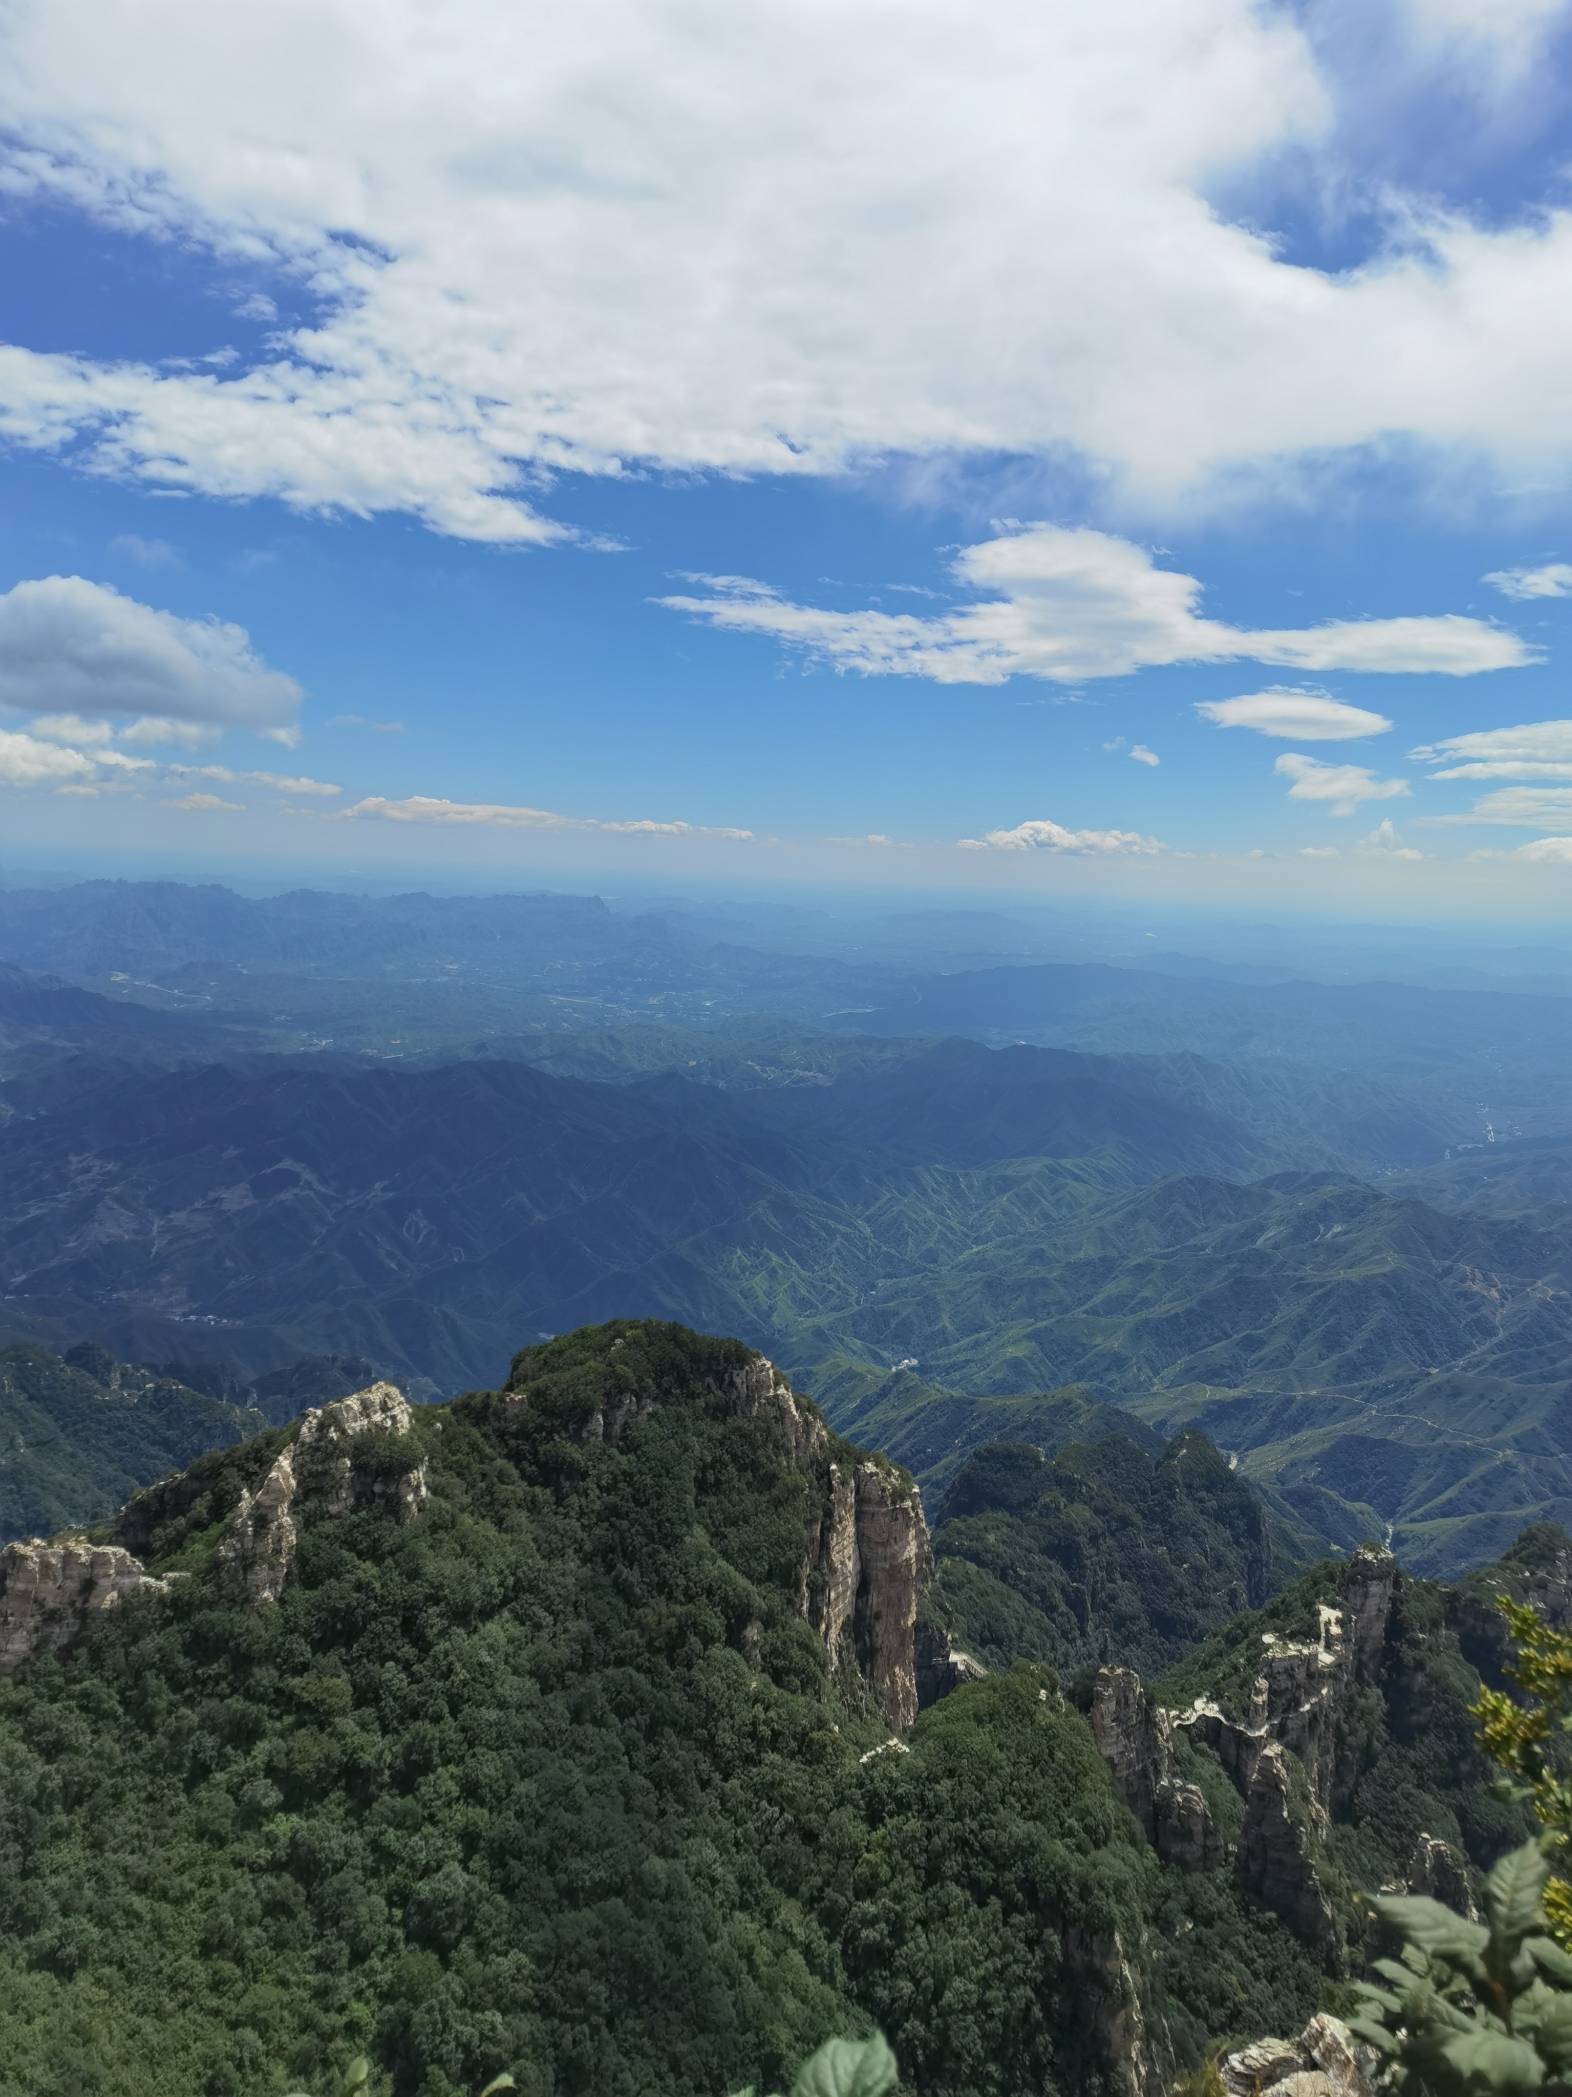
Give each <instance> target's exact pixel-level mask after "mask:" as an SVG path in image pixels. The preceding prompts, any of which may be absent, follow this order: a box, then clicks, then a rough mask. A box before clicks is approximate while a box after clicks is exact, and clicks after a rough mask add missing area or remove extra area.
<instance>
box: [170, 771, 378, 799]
mask: <svg viewBox="0 0 1572 2097" xmlns="http://www.w3.org/2000/svg"><path fill="white" fill-rule="evenodd" d="M168 773H169V777H170V778H171V779H210V780H212V781H213V782H214V783H215V784H216V785H219V786H267V787H271V788H272V789H273V790H274V792H275V793H280V794H307V795H311V796H317V795H320V796H322V797H324V798H327V797H330V796H332V795H335V794H341V793H342V792H343V791H344V789H343V788H342V787H341V786H334V785H332V784H331V782H330V781H328V780H325V779H303V778H301V777H299V776H298V775H293V776H292V775H290V774H286V773H282V772H236V771H232V770H231V769H230V767H229V766H228V765H170V766H169V767H168Z"/></svg>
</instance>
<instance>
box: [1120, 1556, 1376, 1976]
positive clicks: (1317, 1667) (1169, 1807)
mask: <svg viewBox="0 0 1572 2097" xmlns="http://www.w3.org/2000/svg"><path fill="white" fill-rule="evenodd" d="M1396 1579H1397V1565H1396V1561H1395V1560H1394V1559H1393V1558H1392V1556H1391V1554H1390V1553H1389V1552H1386V1551H1378V1550H1374V1549H1369V1548H1367V1549H1363V1550H1360V1551H1356V1552H1355V1554H1354V1556H1353V1558H1352V1559H1351V1560H1350V1561H1349V1563H1348V1566H1347V1567H1346V1568H1345V1570H1344V1576H1343V1581H1342V1587H1341V1592H1340V1596H1339V1604H1338V1606H1337V1607H1335V1608H1334V1607H1331V1606H1328V1605H1323V1606H1322V1607H1321V1609H1320V1612H1319V1622H1318V1626H1317V1632H1316V1636H1315V1637H1314V1638H1313V1639H1285V1638H1280V1637H1278V1636H1276V1635H1275V1634H1272V1633H1268V1634H1267V1635H1266V1637H1265V1640H1264V1646H1263V1652H1262V1659H1261V1672H1260V1673H1259V1674H1258V1675H1257V1677H1256V1679H1255V1683H1254V1685H1253V1688H1252V1690H1251V1693H1250V1699H1249V1710H1248V1716H1247V1717H1246V1718H1245V1719H1244V1720H1243V1721H1241V1720H1238V1719H1233V1718H1230V1717H1228V1715H1227V1714H1226V1713H1225V1712H1224V1711H1222V1710H1221V1709H1220V1708H1219V1706H1218V1705H1216V1704H1215V1703H1213V1702H1211V1701H1210V1700H1209V1699H1207V1698H1202V1699H1200V1700H1199V1701H1198V1702H1196V1703H1195V1704H1193V1705H1192V1706H1191V1707H1190V1708H1189V1710H1187V1711H1182V1712H1169V1711H1164V1710H1162V1709H1161V1708H1160V1707H1158V1706H1157V1705H1155V1704H1154V1703H1153V1702H1152V1700H1151V1699H1150V1698H1149V1697H1148V1696H1147V1693H1146V1691H1145V1689H1144V1688H1143V1687H1142V1685H1141V1682H1140V1679H1139V1677H1137V1676H1135V1675H1133V1674H1131V1673H1130V1672H1129V1670H1128V1669H1123V1668H1104V1669H1103V1670H1102V1673H1101V1674H1100V1675H1099V1677H1098V1681H1097V1688H1096V1692H1095V1696H1094V1700H1093V1705H1092V1731H1093V1734H1094V1736H1095V1737H1096V1740H1097V1745H1098V1748H1099V1750H1100V1751H1101V1753H1102V1756H1103V1759H1104V1760H1105V1761H1106V1762H1107V1763H1108V1765H1109V1767H1110V1769H1111V1770H1112V1772H1113V1776H1114V1781H1115V1783H1116V1785H1117V1786H1118V1789H1119V1792H1120V1795H1121V1797H1122V1798H1123V1799H1124V1800H1125V1803H1126V1804H1127V1805H1128V1806H1129V1807H1130V1809H1131V1811H1132V1812H1133V1813H1134V1814H1135V1815H1136V1817H1137V1819H1139V1820H1140V1821H1141V1823H1142V1825H1143V1826H1144V1827H1145V1829H1146V1831H1147V1834H1148V1836H1149V1837H1150V1839H1151V1841H1152V1843H1153V1845H1154V1846H1155V1847H1156V1849H1157V1851H1158V1854H1159V1855H1160V1856H1162V1857H1164V1858H1165V1859H1167V1860H1168V1861H1171V1862H1175V1863H1181V1864H1183V1865H1184V1866H1186V1868H1189V1869H1200V1870H1211V1869H1214V1868H1216V1866H1217V1865H1219V1864H1221V1863H1223V1862H1231V1864H1232V1867H1233V1869H1234V1871H1235V1872H1236V1873H1237V1874H1238V1877H1239V1879H1240V1881H1241V1883H1243V1884H1244V1885H1246V1886H1248V1887H1249V1888H1250V1890H1251V1891H1252V1892H1255V1893H1258V1894H1259V1895H1260V1896H1261V1897H1262V1898H1263V1899H1264V1900H1265V1901H1266V1902H1267V1903H1268V1904H1269V1905H1270V1906H1271V1907H1273V1908H1275V1909H1276V1910H1277V1911H1278V1913H1279V1914H1281V1915H1282V1916H1283V1917H1284V1918H1285V1920H1287V1921H1288V1922H1289V1923H1290V1924H1291V1925H1292V1926H1293V1927H1294V1928H1295V1929H1296V1930H1298V1931H1299V1933H1300V1934H1301V1935H1302V1936H1304V1937H1305V1938H1306V1939H1307V1940H1308V1941H1309V1942H1311V1943H1312V1944H1314V1945H1316V1946H1317V1948H1318V1949H1319V1950H1321V1951H1322V1952H1323V1954H1325V1955H1326V1956H1328V1957H1329V1958H1333V1959H1335V1957H1336V1951H1337V1946H1336V1926H1335V1920H1334V1914H1333V1908H1332V1903H1331V1900H1330V1898H1329V1897H1328V1894H1327V1891H1326V1888H1325V1886H1324V1885H1323V1883H1322V1875H1321V1866H1320V1856H1321V1848H1322V1839H1323V1836H1324V1832H1325V1827H1326V1823H1327V1819H1328V1816H1329V1814H1330V1812H1331V1810H1332V1806H1333V1803H1334V1801H1335V1800H1336V1798H1337V1797H1338V1796H1339V1793H1340V1790H1341V1787H1342V1785H1343V1783H1344V1782H1345V1779H1346V1775H1347V1773H1346V1772H1345V1771H1344V1770H1343V1769H1342V1767H1341V1760H1342V1754H1341V1743H1342V1740H1343V1736H1344V1729H1343V1725H1342V1721H1343V1718H1344V1715H1345V1714H1346V1712H1347V1709H1348V1705H1349V1700H1350V1698H1351V1696H1352V1695H1353V1693H1354V1691H1355V1690H1356V1689H1358V1688H1360V1687H1362V1686H1363V1685H1364V1684H1365V1683H1367V1682H1370V1681H1372V1680H1374V1679H1375V1677H1376V1675H1377V1674H1378V1672H1379V1669H1380V1664H1381V1655H1382V1651H1383V1648H1384V1645H1385V1640H1386V1633H1387V1625H1388V1622H1389V1620H1390V1617H1391V1611H1392V1596H1393V1591H1394V1588H1395V1585H1396ZM1176 1729H1182V1730H1183V1731H1184V1732H1185V1733H1187V1734H1188V1735H1189V1736H1190V1737H1191V1738H1192V1739H1193V1740H1195V1741H1196V1742H1197V1743H1199V1744H1200V1745H1201V1746H1203V1747H1206V1748H1208V1749H1210V1751H1211V1752H1212V1753H1213V1754H1214V1755H1215V1756H1216V1757H1217V1760H1218V1761H1219V1762H1220V1763H1221V1764H1222V1766H1223V1768H1224V1770H1226V1772H1227V1773H1228V1775H1229V1776H1230V1777H1231V1778H1232V1780H1233V1782H1234V1784H1235V1786H1236V1788H1237V1789H1238V1791H1239V1793H1240V1796H1241V1798H1242V1800H1243V1804H1244V1812H1243V1819H1242V1824H1241V1827H1240V1832H1239V1838H1238V1841H1237V1842H1236V1844H1235V1845H1234V1847H1233V1850H1232V1854H1231V1857H1230V1856H1229V1853H1228V1851H1227V1847H1226V1845H1225V1844H1224V1843H1223V1842H1222V1840H1221V1838H1220V1837H1219V1835H1218V1833H1217V1830H1216V1828H1215V1826H1214V1825H1213V1823H1212V1816H1211V1814H1210V1812H1209V1811H1208V1810H1207V1807H1206V1803H1205V1800H1204V1799H1203V1798H1202V1797H1201V1795H1200V1793H1199V1792H1198V1791H1197V1790H1196V1789H1195V1787H1194V1786H1192V1785H1186V1784H1183V1783H1181V1782H1180V1780H1179V1778H1178V1775H1177V1772H1176V1769H1175V1765H1174V1752H1173V1740H1174V1734H1175V1731H1176Z"/></svg>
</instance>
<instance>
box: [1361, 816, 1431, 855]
mask: <svg viewBox="0 0 1572 2097" xmlns="http://www.w3.org/2000/svg"><path fill="white" fill-rule="evenodd" d="M1359 849H1360V851H1361V852H1365V853H1369V854H1372V855H1374V856H1375V857H1376V858H1378V859H1423V858H1424V856H1425V855H1424V853H1423V852H1420V851H1418V850H1416V849H1415V847H1414V846H1413V845H1405V844H1404V843H1403V842H1402V840H1401V839H1400V838H1399V836H1398V834H1397V826H1396V825H1395V824H1394V823H1393V821H1392V818H1391V817H1390V816H1383V817H1382V818H1381V820H1380V822H1379V823H1377V824H1376V826H1375V828H1374V830H1372V831H1371V832H1370V833H1369V834H1368V836H1366V837H1362V838H1361V839H1360V841H1359Z"/></svg>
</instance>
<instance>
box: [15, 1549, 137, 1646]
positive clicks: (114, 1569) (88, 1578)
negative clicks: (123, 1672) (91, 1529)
mask: <svg viewBox="0 0 1572 2097" xmlns="http://www.w3.org/2000/svg"><path fill="white" fill-rule="evenodd" d="M166 1585H167V1583H166V1582H165V1581H162V1580H154V1579H152V1578H151V1577H150V1576H149V1575H148V1574H147V1573H146V1572H144V1571H143V1569H142V1564H141V1561H140V1560H139V1559H136V1558H133V1557H132V1556H131V1553H130V1552H129V1551H122V1550H121V1549H120V1548H119V1546H118V1545H115V1544H90V1543H88V1542H87V1541H86V1539H85V1538H76V1537H71V1538H67V1539H66V1541H65V1542H63V1543H55V1544H46V1543H42V1542H39V1541H37V1540H36V1539H35V1540H33V1541H31V1542H28V1543H21V1544H7V1545H6V1547H5V1549H4V1550H3V1551H0V1674H6V1675H8V1674H10V1673H11V1672H12V1671H13V1670H14V1669H16V1668H19V1667H21V1666H23V1665H24V1664H25V1663H26V1662H27V1661H29V1660H36V1659H37V1658H38V1657H39V1656H40V1655H41V1654H48V1653H64V1652H66V1651H68V1650H69V1648H70V1647H72V1646H74V1645H75V1644H76V1643H77V1641H78V1640H79V1639H80V1638H82V1637H83V1636H84V1635H85V1634H86V1633H87V1632H88V1631H90V1630H91V1629H92V1627H93V1625H94V1624H95V1623H97V1622H98V1621H99V1620H100V1619H101V1618H102V1617H103V1616H104V1615H105V1614H106V1613H107V1612H108V1611H109V1610H111V1609H113V1608H114V1607H115V1606H116V1604H117V1603H119V1602H122V1601H124V1600H125V1598H126V1597H127V1596H128V1595H135V1594H141V1593H143V1592H146V1591H152V1592H153V1593H157V1594H162V1593H163V1592H164V1589H165V1587H166Z"/></svg>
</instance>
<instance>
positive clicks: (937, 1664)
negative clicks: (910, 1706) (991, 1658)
mask: <svg viewBox="0 0 1572 2097" xmlns="http://www.w3.org/2000/svg"><path fill="white" fill-rule="evenodd" d="M987 1672H988V1670H987V1668H985V1667H984V1666H983V1664H982V1662H981V1661H980V1660H977V1659H974V1658H973V1656H972V1655H971V1654H970V1653H963V1652H962V1651H961V1650H960V1648H959V1647H958V1646H954V1645H952V1644H951V1643H950V1636H949V1633H948V1632H947V1631H941V1630H940V1628H939V1626H938V1625H937V1624H919V1625H918V1626H917V1707H918V1709H919V1710H921V1711H926V1710H927V1709H928V1706H929V1705H930V1704H937V1703H938V1701H939V1699H940V1697H947V1696H948V1695H949V1694H950V1691H951V1690H952V1689H960V1688H962V1687H964V1685H965V1684H966V1683H968V1682H980V1681H982V1679H983V1677H984V1676H985V1675H986V1674H987Z"/></svg>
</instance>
